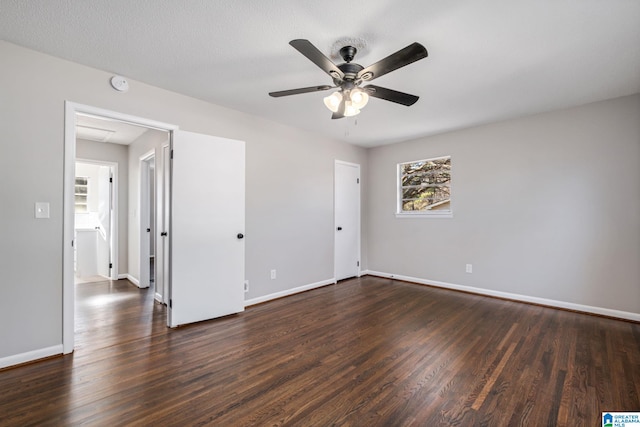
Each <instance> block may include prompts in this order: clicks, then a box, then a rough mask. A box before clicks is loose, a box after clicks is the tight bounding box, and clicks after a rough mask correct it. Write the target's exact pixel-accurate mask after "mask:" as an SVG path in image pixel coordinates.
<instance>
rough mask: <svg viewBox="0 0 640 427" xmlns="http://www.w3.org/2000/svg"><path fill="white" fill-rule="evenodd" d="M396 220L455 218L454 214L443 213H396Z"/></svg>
mask: <svg viewBox="0 0 640 427" xmlns="http://www.w3.org/2000/svg"><path fill="white" fill-rule="evenodd" d="M396 218H453V212H443V213H433V212H431V213H426V212H419V213H408V212H402V213H400V212H396Z"/></svg>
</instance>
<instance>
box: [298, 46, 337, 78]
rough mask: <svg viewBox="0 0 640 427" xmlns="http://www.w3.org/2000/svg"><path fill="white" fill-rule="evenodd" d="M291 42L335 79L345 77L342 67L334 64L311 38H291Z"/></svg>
mask: <svg viewBox="0 0 640 427" xmlns="http://www.w3.org/2000/svg"><path fill="white" fill-rule="evenodd" d="M289 44H290V45H291V46H293V47H294V48H295V49H296V50H297V51H298V52H300V53H301V54H303V55H304V56H306V57H307V58H308V59H309V60H310V61H311V62H313V63H314V64H316V65H317V66H318V67H320V68H321V69H322V71H324V72H325V73H327V74H329V75H330V76H331V77H333V78H334V79H340V80H342V79H344V73H343V72H342V71H341V70H340V68H338V67H337V66H336V64H334V63H333V62H332V61H331V60H330V59H329V58H327V57H326V56H325V55H324V54H323V53H322V52H320V50H318V48H317V47H315V46H314V45H313V44H311V42H310V41H309V40H304V39H296V40H291V41H290V42H289Z"/></svg>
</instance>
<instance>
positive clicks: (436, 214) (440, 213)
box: [396, 155, 453, 218]
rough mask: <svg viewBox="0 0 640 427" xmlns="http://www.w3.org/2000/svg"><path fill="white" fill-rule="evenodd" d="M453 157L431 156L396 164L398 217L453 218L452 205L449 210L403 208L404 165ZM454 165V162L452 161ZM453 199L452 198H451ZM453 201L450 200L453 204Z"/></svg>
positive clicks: (450, 186)
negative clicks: (408, 209)
mask: <svg viewBox="0 0 640 427" xmlns="http://www.w3.org/2000/svg"><path fill="white" fill-rule="evenodd" d="M446 158H449V159H451V156H450V155H447V156H438V157H431V158H428V159H422V160H411V161H408V162H401V163H398V164H397V165H396V190H397V194H396V218H453V209H452V208H451V207H450V208H449V209H447V210H424V211H403V210H402V166H403V165H406V164H408V163H418V162H428V161H431V160H439V159H446ZM452 165H453V162H452ZM451 175H452V178H453V166H452V167H451ZM451 188H452V185H451V183H450V184H449V191H450V192H451ZM450 200H451V198H450ZM451 204H452V201H450V202H449V206H451Z"/></svg>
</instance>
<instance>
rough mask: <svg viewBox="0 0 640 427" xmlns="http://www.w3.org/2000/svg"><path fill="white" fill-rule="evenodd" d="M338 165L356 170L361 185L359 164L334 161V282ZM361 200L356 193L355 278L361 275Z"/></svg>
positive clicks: (360, 196)
mask: <svg viewBox="0 0 640 427" xmlns="http://www.w3.org/2000/svg"><path fill="white" fill-rule="evenodd" d="M338 165H343V166H349V167H354V168H356V169H357V171H358V179H359V180H360V185H362V177H361V174H360V171H361V168H360V164H358V163H350V162H345V161H342V160H335V164H334V168H333V174H334V183H333V186H334V188H333V203H334V205H333V230H334V231H333V277H334V278H335V280H336V282H337V280H338V278H337V277H338V275H337V269H336V266H337V254H338V251H337V250H336V244H337V243H336V228H337V227H338V224H337V222H336V206H335V203H336V185H337V182H336V173H337V167H338ZM361 199H362V191H359V192H358V203H357V211H358V215H357V218H358V224H357V225H356V234H357V240H358V241H357V252H358V253H357V258H358V260H359V262H360V265H359V266H358V268H357V273H356V276H357V277H360V276H361V275H362V249H361V240H362V237H361V228H362V214H361V212H362V207H361Z"/></svg>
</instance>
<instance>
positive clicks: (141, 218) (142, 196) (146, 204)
mask: <svg viewBox="0 0 640 427" xmlns="http://www.w3.org/2000/svg"><path fill="white" fill-rule="evenodd" d="M155 158H156V151H155V149H153V150H150V151H148V152H146V153H144V154H143V155H141V156H140V157H139V165H140V169H139V170H140V181H139V183H140V188H139V190H138V227H139V229H138V231H139V232H140V237H139V239H138V242H139V248H138V256H139V260H138V263H139V264H138V265H139V269H140V271H139V277H138V279H139V280H138V287H139V288H148V287H150V286H151V270H150V268H149V259H150V257H151V235H153V237H154V239H155V238H156V227H155V226H152V224H150V223H149V222H150V218H151V210H152V209H153V215H154V217H155V218H154V221H153V222H154V224H156V222H157V214H156V210H155V205H154V203H152V202H151V196H153V200H154V202H155V194H153V193H152V191H151V188H150V187H151V180H150V178H151V177H150V170H151V167H150V166H149V161H150V160H151V159H153V160H154V162H155ZM154 173H155V171H154ZM147 225H148V227H147ZM147 228H150V229H151V231H150V232H148V231H147ZM154 241H156V242H157V240H154ZM154 252H155V251H154Z"/></svg>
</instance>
